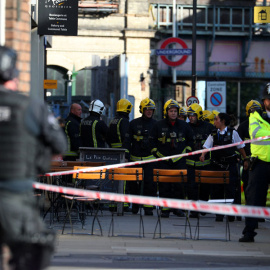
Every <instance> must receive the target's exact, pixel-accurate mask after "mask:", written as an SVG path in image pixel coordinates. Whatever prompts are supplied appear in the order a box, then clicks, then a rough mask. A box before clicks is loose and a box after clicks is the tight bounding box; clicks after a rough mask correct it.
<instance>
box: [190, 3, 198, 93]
mask: <svg viewBox="0 0 270 270" xmlns="http://www.w3.org/2000/svg"><path fill="white" fill-rule="evenodd" d="M196 30H197V0H193V19H192V92H191V93H192V94H191V95H192V96H195V90H196V80H197V75H196Z"/></svg>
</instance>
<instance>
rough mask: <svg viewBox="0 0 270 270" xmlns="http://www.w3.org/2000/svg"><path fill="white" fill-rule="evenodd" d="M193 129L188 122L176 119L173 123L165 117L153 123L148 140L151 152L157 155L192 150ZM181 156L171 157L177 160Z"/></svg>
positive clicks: (168, 154)
mask: <svg viewBox="0 0 270 270" xmlns="http://www.w3.org/2000/svg"><path fill="white" fill-rule="evenodd" d="M193 138H194V135H193V131H192V129H191V128H190V126H189V125H188V123H186V122H184V121H182V120H179V119H176V121H175V123H174V125H172V123H171V122H170V121H169V120H168V119H167V118H166V119H163V120H160V121H158V122H156V123H155V125H154V126H153V128H152V131H151V134H150V137H149V140H150V145H151V149H152V150H151V152H152V154H154V155H155V156H157V157H165V156H172V155H177V154H182V153H186V152H190V151H192V148H193V143H194V140H193ZM181 158H182V157H177V158H173V159H172V162H177V161H179V160H180V159H181Z"/></svg>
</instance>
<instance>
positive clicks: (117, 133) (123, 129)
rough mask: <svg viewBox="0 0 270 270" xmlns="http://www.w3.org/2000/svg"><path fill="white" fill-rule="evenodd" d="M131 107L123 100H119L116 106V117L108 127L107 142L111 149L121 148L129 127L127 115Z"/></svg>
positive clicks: (128, 102) (127, 101) (129, 103)
mask: <svg viewBox="0 0 270 270" xmlns="http://www.w3.org/2000/svg"><path fill="white" fill-rule="evenodd" d="M132 107H133V105H132V104H131V102H130V101H129V100H127V99H125V98H122V99H120V100H119V101H118V102H117V105H116V116H115V117H114V119H113V120H112V121H111V123H110V125H109V130H108V134H107V141H108V143H109V145H110V147H112V148H122V144H123V142H124V139H125V135H126V133H127V131H128V127H129V114H130V113H131V110H132Z"/></svg>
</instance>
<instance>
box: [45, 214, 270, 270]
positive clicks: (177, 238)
mask: <svg viewBox="0 0 270 270" xmlns="http://www.w3.org/2000/svg"><path fill="white" fill-rule="evenodd" d="M142 212H143V211H142ZM142 217H143V223H144V237H140V215H139V214H137V215H134V214H132V213H129V212H125V213H124V215H123V216H114V236H108V235H109V227H110V221H111V213H110V212H109V211H107V210H104V211H102V213H100V214H99V220H100V224H101V228H102V236H101V230H100V228H99V226H98V224H97V223H95V227H94V234H93V235H92V234H91V226H92V220H93V216H91V215H88V216H87V218H86V223H85V226H84V228H82V225H81V223H80V222H79V221H78V220H77V221H76V220H74V222H73V234H71V225H70V224H69V223H67V224H66V227H65V231H64V234H62V227H63V221H57V220H54V221H53V223H51V224H50V223H49V219H48V218H46V223H47V225H48V227H50V228H52V229H53V230H54V231H56V232H57V235H58V239H57V244H56V251H55V254H54V256H53V259H52V262H51V267H50V268H49V270H60V269H68V270H72V269H116V268H117V269H168V268H170V269H187V268H189V269H210V268H211V269H219V270H221V269H228V268H230V269H250V270H251V269H270V220H266V221H265V222H260V223H259V228H258V230H257V233H258V235H257V236H256V238H255V242H254V243H239V242H238V239H239V237H241V235H242V233H241V232H242V230H243V228H244V217H242V220H241V221H239V220H235V221H234V222H229V228H230V241H226V233H225V232H226V222H225V220H224V221H223V222H215V215H214V214H207V215H205V216H200V227H199V232H200V233H199V238H200V239H199V240H197V236H195V234H196V225H197V219H194V218H193V219H189V221H190V225H191V226H190V228H189V226H187V227H186V226H185V224H186V219H185V218H184V217H181V218H180V217H177V216H175V215H173V214H172V213H171V215H170V218H162V219H161V238H159V237H160V235H159V228H158V230H157V232H158V233H157V234H156V237H157V238H155V239H153V235H154V230H155V226H156V222H157V214H156V210H154V216H144V215H143V216H142ZM74 218H76V217H75V216H74Z"/></svg>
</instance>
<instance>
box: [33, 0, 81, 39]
mask: <svg viewBox="0 0 270 270" xmlns="http://www.w3.org/2000/svg"><path fill="white" fill-rule="evenodd" d="M77 32H78V1H74V0H38V34H39V35H63V36H77Z"/></svg>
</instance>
